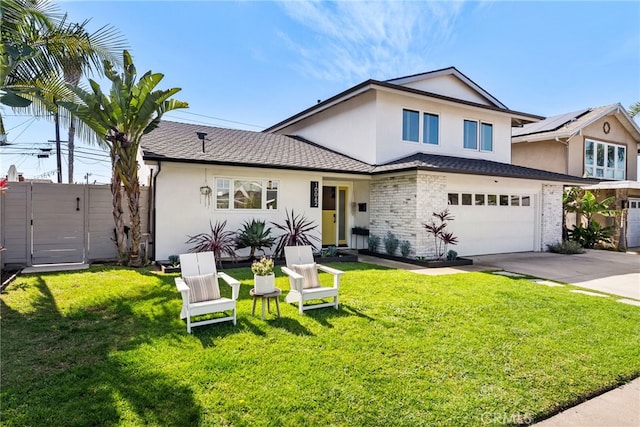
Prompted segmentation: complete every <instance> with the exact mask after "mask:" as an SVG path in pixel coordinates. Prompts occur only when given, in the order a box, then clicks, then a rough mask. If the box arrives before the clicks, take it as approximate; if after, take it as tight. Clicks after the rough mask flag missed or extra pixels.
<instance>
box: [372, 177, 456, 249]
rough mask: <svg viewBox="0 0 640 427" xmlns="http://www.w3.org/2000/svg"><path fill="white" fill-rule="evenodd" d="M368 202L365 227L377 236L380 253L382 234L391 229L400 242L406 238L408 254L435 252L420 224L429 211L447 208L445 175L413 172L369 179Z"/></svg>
mask: <svg viewBox="0 0 640 427" xmlns="http://www.w3.org/2000/svg"><path fill="white" fill-rule="evenodd" d="M370 204H371V211H370V215H371V216H370V223H369V230H370V232H371V235H374V236H378V237H380V239H381V241H380V247H379V248H378V250H379V251H380V252H384V237H385V236H386V234H387V231H391V232H392V233H393V234H395V236H396V237H397V238H398V239H399V240H400V241H402V240H408V241H409V243H410V244H411V254H410V257H414V256H416V255H420V256H431V255H433V254H434V253H435V249H434V247H433V245H434V244H433V239H431V238H430V236H429V235H428V234H427V233H426V232H425V231H424V228H423V227H422V224H423V223H424V222H427V221H429V220H430V219H431V214H432V213H433V212H439V211H441V210H443V209H445V208H446V207H447V193H446V177H444V176H436V175H428V174H426V173H423V172H417V173H416V174H414V175H403V176H392V177H381V178H378V179H375V180H373V181H372V182H371V196H370ZM396 255H399V252H398V253H397V254H396Z"/></svg>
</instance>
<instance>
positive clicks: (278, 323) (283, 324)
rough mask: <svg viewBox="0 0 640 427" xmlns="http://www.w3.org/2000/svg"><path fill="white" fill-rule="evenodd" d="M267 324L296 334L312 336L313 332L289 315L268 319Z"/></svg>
mask: <svg viewBox="0 0 640 427" xmlns="http://www.w3.org/2000/svg"><path fill="white" fill-rule="evenodd" d="M268 323H269V326H271V327H274V328H280V329H284V330H285V331H287V332H289V333H290V334H292V335H298V336H314V333H313V332H311V331H310V330H309V329H307V328H306V327H305V326H304V325H302V324H301V323H300V322H298V321H297V320H295V319H292V318H290V317H280V318H278V319H273V320H269V321H268Z"/></svg>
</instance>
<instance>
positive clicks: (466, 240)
mask: <svg viewBox="0 0 640 427" xmlns="http://www.w3.org/2000/svg"><path fill="white" fill-rule="evenodd" d="M447 193H455V194H458V195H459V196H458V197H459V199H458V205H449V206H448V208H449V210H450V212H451V213H452V214H453V216H454V217H455V220H454V221H452V222H451V224H450V226H449V229H450V231H451V232H453V233H454V235H456V236H457V237H458V242H459V243H458V244H457V245H456V246H454V247H451V249H453V250H455V251H457V252H458V254H459V255H462V256H466V255H467V256H468V255H482V254H495V253H508V252H526V251H539V250H540V249H541V244H540V242H541V236H540V234H541V232H540V230H541V226H542V215H541V208H540V203H541V202H540V201H541V200H543V203H545V202H547V203H550V204H553V203H555V202H557V200H551V199H549V200H546V199H543V198H542V184H541V183H540V182H539V181H533V180H523V179H511V178H500V177H497V178H492V177H482V176H473V175H468V176H465V175H450V176H449V177H448V180H447ZM463 194H470V195H471V199H472V201H471V203H472V204H471V205H463V204H462V200H461V199H462V195H463ZM476 195H484V205H479V204H477V203H476ZM489 196H493V197H495V198H496V205H489V203H490V198H489ZM500 196H508V205H505V206H503V205H501V204H500ZM525 200H527V202H525ZM527 203H528V204H529V206H525V204H527ZM559 206H560V210H562V205H561V203H560V205H559ZM555 208H556V207H555V206H550V207H547V208H545V211H546V210H547V209H548V210H549V211H554V209H555ZM554 231H555V230H553V231H551V230H550V233H553V232H554Z"/></svg>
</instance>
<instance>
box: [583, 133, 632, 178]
mask: <svg viewBox="0 0 640 427" xmlns="http://www.w3.org/2000/svg"><path fill="white" fill-rule="evenodd" d="M626 165H627V147H625V146H623V145H616V144H607V143H605V142H599V141H592V140H590V139H587V140H585V144H584V171H585V174H586V175H587V176H589V177H595V178H604V179H615V180H624V179H625V177H626Z"/></svg>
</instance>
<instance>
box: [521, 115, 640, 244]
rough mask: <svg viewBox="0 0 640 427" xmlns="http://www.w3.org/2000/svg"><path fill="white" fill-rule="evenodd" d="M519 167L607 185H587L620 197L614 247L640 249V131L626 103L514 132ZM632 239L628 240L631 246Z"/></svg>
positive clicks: (606, 193)
mask: <svg viewBox="0 0 640 427" xmlns="http://www.w3.org/2000/svg"><path fill="white" fill-rule="evenodd" d="M512 143H513V145H512V148H511V151H512V162H513V164H517V165H522V166H527V167H535V168H539V169H544V170H547V171H551V172H557V173H562V174H567V175H573V176H584V177H593V178H596V179H598V180H601V181H603V182H600V183H599V184H596V185H590V186H587V188H589V189H592V190H599V197H601V198H604V197H608V196H612V195H613V196H616V204H617V205H616V209H619V210H620V211H621V212H622V216H621V219H620V220H618V221H613V220H609V222H610V224H611V225H615V226H616V227H617V230H616V233H615V234H614V243H615V244H616V245H617V246H618V247H620V248H624V247H626V246H629V247H633V246H640V182H638V176H637V171H638V163H637V162H638V152H639V151H640V127H638V124H637V123H636V122H635V121H634V120H633V119H632V118H631V117H629V115H628V114H627V112H626V110H625V109H624V108H623V107H622V105H620V104H612V105H605V106H602V107H597V108H585V109H582V110H579V111H574V112H571V113H566V114H561V115H558V116H553V117H549V118H547V119H545V120H542V121H539V122H535V123H530V124H525V125H524V126H522V127H519V128H514V130H513V138H512ZM625 235H626V241H625Z"/></svg>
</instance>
